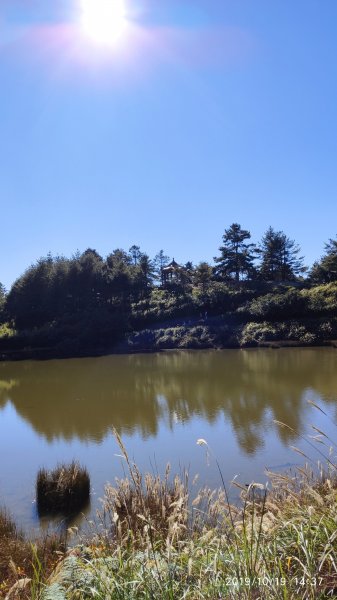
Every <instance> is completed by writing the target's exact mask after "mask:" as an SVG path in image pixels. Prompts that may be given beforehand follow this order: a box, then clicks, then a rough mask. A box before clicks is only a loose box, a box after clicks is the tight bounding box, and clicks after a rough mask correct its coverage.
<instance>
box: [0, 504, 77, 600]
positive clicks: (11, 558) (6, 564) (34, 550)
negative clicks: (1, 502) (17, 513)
mask: <svg viewBox="0 0 337 600" xmlns="http://www.w3.org/2000/svg"><path fill="white" fill-rule="evenodd" d="M65 551H66V543H65V539H64V537H63V536H57V535H47V536H44V537H43V538H39V539H38V540H36V541H35V542H34V544H33V543H32V542H31V541H28V540H27V539H26V538H25V536H24V535H23V533H22V532H21V531H19V530H18V529H17V527H16V525H15V523H14V522H13V520H12V519H11V517H10V516H9V514H8V513H7V511H5V510H4V509H0V598H4V597H6V595H7V594H9V592H10V590H12V593H11V594H10V596H9V597H10V598H13V599H14V598H15V599H25V600H26V599H28V598H29V599H31V598H33V597H34V596H33V594H34V589H35V591H36V596H37V594H38V588H39V587H40V583H41V582H42V580H46V579H47V578H48V576H49V575H50V574H51V573H52V571H53V570H54V568H55V566H56V564H57V563H58V562H59V561H60V558H61V557H63V555H64V553H65ZM38 576H39V577H38Z"/></svg>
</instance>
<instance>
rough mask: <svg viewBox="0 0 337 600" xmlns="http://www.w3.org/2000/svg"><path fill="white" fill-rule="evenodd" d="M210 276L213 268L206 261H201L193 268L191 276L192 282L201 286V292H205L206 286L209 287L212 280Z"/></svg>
mask: <svg viewBox="0 0 337 600" xmlns="http://www.w3.org/2000/svg"><path fill="white" fill-rule="evenodd" d="M212 277H213V269H212V267H211V265H209V264H208V263H207V262H201V263H199V264H198V266H197V267H196V268H195V271H194V277H193V279H194V283H195V284H196V285H199V286H200V287H201V289H202V291H203V293H205V292H206V290H207V288H208V287H209V285H210V283H211V281H212Z"/></svg>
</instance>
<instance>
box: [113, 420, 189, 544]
mask: <svg viewBox="0 0 337 600" xmlns="http://www.w3.org/2000/svg"><path fill="white" fill-rule="evenodd" d="M114 434H115V437H116V439H117V442H118V444H119V447H120V449H121V451H122V454H123V457H124V458H125V460H126V463H127V466H128V470H129V477H127V478H125V479H118V480H117V481H116V485H115V486H113V485H107V486H106V490H105V491H106V495H105V500H104V512H105V520H106V516H107V517H108V520H109V522H110V525H111V527H110V529H113V531H114V532H115V533H117V535H118V537H121V536H122V535H123V534H124V533H125V532H128V533H132V535H133V536H134V538H135V539H137V540H138V542H139V541H140V540H142V539H145V538H146V537H149V539H151V540H152V542H153V541H154V539H156V540H164V539H166V537H167V536H173V537H176V536H177V535H178V532H179V531H182V530H185V529H186V524H187V520H188V510H187V509H188V489H187V488H188V482H187V474H185V476H184V479H183V480H182V479H181V478H180V477H179V476H176V477H174V479H173V480H171V479H170V466H169V465H168V466H167V468H166V472H165V475H164V477H163V478H161V477H160V476H159V475H157V476H155V475H151V474H149V473H147V474H146V475H145V476H144V477H143V476H142V474H141V473H140V471H139V469H138V467H137V465H136V464H134V463H131V461H130V458H129V456H128V453H127V451H126V449H125V447H124V444H123V442H122V440H121V438H120V436H119V434H118V433H117V431H114Z"/></svg>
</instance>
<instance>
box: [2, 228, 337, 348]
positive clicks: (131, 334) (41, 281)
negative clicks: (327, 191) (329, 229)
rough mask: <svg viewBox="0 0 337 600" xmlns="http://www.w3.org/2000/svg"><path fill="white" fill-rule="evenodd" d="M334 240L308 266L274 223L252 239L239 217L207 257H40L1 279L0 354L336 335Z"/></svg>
mask: <svg viewBox="0 0 337 600" xmlns="http://www.w3.org/2000/svg"><path fill="white" fill-rule="evenodd" d="M336 309H337V239H334V240H333V239H330V240H329V241H327V242H326V244H325V251H324V255H323V256H322V257H321V258H320V259H319V260H317V261H316V262H315V263H314V264H313V265H312V266H311V267H310V268H308V267H307V266H306V265H305V264H304V258H303V256H301V251H300V248H299V246H298V244H296V242H295V241H294V240H292V239H290V238H289V237H288V236H287V235H286V234H285V233H284V232H282V231H277V230H275V229H273V228H272V227H269V228H268V230H267V231H266V232H265V234H264V235H263V237H262V239H261V241H260V243H259V244H253V243H252V242H251V233H250V232H249V231H248V230H245V229H243V228H242V227H241V225H239V224H238V223H233V224H232V225H231V226H230V227H229V228H228V229H225V231H224V234H223V237H222V243H221V245H220V247H219V251H218V255H217V256H215V257H214V263H213V264H210V263H208V262H206V261H202V262H200V263H199V264H197V265H193V264H192V262H187V263H186V264H184V265H179V264H178V263H177V262H176V261H175V260H174V259H173V260H171V258H170V257H169V256H167V255H166V254H165V252H164V251H163V250H160V252H158V254H157V255H156V256H155V257H154V258H153V259H151V258H150V257H149V255H148V254H146V253H145V252H142V251H141V249H140V248H139V246H137V245H133V246H131V248H130V249H129V250H128V251H125V250H122V249H115V250H113V251H112V252H111V253H110V254H108V256H106V257H105V258H103V257H102V256H100V254H99V253H98V252H97V251H96V250H94V249H91V248H88V249H87V250H85V252H83V253H80V252H77V253H76V254H74V255H73V256H72V257H71V258H65V257H63V256H55V257H53V256H51V255H50V254H49V255H47V256H46V257H43V258H40V259H39V260H37V262H36V263H35V264H33V265H31V266H29V267H28V268H27V270H26V271H25V272H24V273H23V274H22V275H21V276H20V277H19V278H18V279H17V280H16V281H15V282H14V284H13V285H12V287H11V289H10V290H9V291H8V292H7V291H6V290H5V288H4V286H3V285H1V284H0V355H1V356H2V358H4V359H6V358H21V357H30V356H31V357H38V358H48V357H51V356H82V355H88V354H96V353H97V354H101V353H106V352H135V351H151V350H161V349H168V348H213V347H214V348H223V347H242V346H254V345H260V344H262V345H263V344H273V343H276V342H278V341H279V342H280V341H282V342H283V343H286V344H321V343H325V342H327V341H329V340H333V339H334V338H337V316H336V315H337V312H336Z"/></svg>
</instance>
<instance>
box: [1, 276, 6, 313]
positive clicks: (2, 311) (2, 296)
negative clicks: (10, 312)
mask: <svg viewBox="0 0 337 600" xmlns="http://www.w3.org/2000/svg"><path fill="white" fill-rule="evenodd" d="M5 303H6V289H5V286H4V285H2V283H1V282H0V323H1V320H2V318H3V313H4V308H5Z"/></svg>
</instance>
